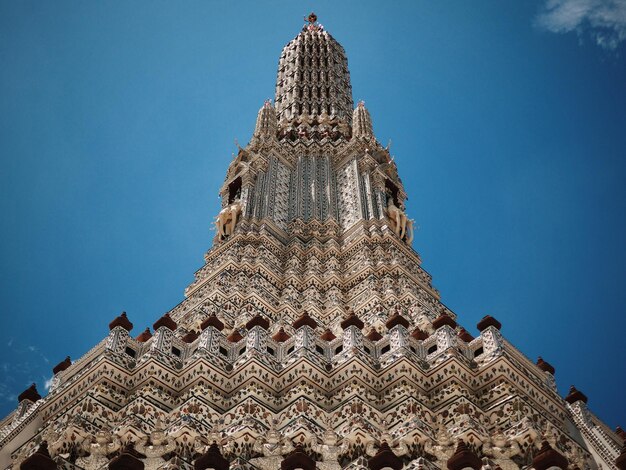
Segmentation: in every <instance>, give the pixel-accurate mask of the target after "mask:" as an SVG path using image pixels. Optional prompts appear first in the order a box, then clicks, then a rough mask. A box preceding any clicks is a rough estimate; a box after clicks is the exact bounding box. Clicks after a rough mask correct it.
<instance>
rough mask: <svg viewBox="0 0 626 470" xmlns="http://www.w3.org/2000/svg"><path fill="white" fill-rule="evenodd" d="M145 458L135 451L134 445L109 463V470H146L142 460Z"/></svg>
mask: <svg viewBox="0 0 626 470" xmlns="http://www.w3.org/2000/svg"><path fill="white" fill-rule="evenodd" d="M141 458H145V456H144V455H142V454H140V453H139V452H137V451H136V450H135V448H134V447H133V445H132V444H129V445H127V446H126V447H125V448H124V450H122V453H121V454H120V455H118V456H117V457H115V458H114V459H112V460H111V462H109V467H108V468H109V470H144V468H145V466H144V463H143V462H142V461H141V460H140V459H141Z"/></svg>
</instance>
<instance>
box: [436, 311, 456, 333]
mask: <svg viewBox="0 0 626 470" xmlns="http://www.w3.org/2000/svg"><path fill="white" fill-rule="evenodd" d="M444 325H448V326H449V327H450V328H456V322H455V321H454V319H453V318H452V317H451V316H450V315H448V314H447V313H445V312H444V313H442V314H441V315H439V316H438V317H437V318H435V319H434V320H433V328H434V329H435V330H438V329H439V328H441V327H442V326H444Z"/></svg>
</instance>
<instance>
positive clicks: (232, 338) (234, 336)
mask: <svg viewBox="0 0 626 470" xmlns="http://www.w3.org/2000/svg"><path fill="white" fill-rule="evenodd" d="M226 339H227V340H228V341H229V342H230V343H238V342H239V341H241V340H242V339H243V336H241V333H239V330H238V329H237V328H235V329H234V330H233V331H232V332H231V334H229V335H228V336H227V337H226Z"/></svg>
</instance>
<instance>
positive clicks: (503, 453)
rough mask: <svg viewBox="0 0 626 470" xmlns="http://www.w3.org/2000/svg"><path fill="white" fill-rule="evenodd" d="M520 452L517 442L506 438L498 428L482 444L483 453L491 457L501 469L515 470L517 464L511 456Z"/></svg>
mask: <svg viewBox="0 0 626 470" xmlns="http://www.w3.org/2000/svg"><path fill="white" fill-rule="evenodd" d="M520 453H521V449H520V446H519V444H518V442H517V441H516V440H514V439H510V440H509V439H507V437H506V436H505V435H504V433H503V432H502V431H501V430H500V429H498V430H496V433H495V434H494V435H493V436H491V438H490V439H488V440H487V441H486V442H485V443H484V444H483V454H485V455H486V456H488V457H491V458H493V459H494V461H495V462H496V464H498V465H499V466H500V468H502V470H516V469H517V468H518V466H517V465H516V464H515V463H514V462H513V461H512V460H511V458H512V457H514V456H516V455H518V454H520Z"/></svg>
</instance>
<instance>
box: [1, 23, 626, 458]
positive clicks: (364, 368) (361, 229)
mask: <svg viewBox="0 0 626 470" xmlns="http://www.w3.org/2000/svg"><path fill="white" fill-rule="evenodd" d="M353 108H354V106H353V101H352V93H351V87H350V76H349V72H348V68H347V59H346V56H345V53H344V50H343V48H342V47H341V46H340V45H339V44H338V43H337V41H335V39H333V37H332V36H331V35H330V34H329V33H328V32H326V31H325V30H324V29H323V27H322V26H321V25H319V24H318V23H317V18H316V17H315V15H313V14H312V15H310V16H309V18H308V21H307V24H306V25H305V26H304V28H303V29H302V31H301V32H300V34H298V36H297V37H296V38H295V39H293V40H292V41H291V42H289V44H287V46H285V48H284V49H283V52H282V54H281V56H280V62H279V69H278V78H277V83H276V98H275V105H274V106H273V105H272V103H271V102H266V103H265V104H264V105H263V107H262V108H261V110H260V111H259V114H258V117H257V121H256V127H255V130H254V135H253V137H252V139H251V141H250V143H249V144H248V145H247V146H246V147H245V148H240V149H239V153H238V155H237V156H236V158H235V159H234V160H233V162H232V163H231V164H230V167H229V168H228V172H227V175H226V180H225V182H224V185H223V186H222V188H221V190H220V195H221V199H222V210H221V212H220V213H219V214H218V215H217V217H216V223H215V225H216V235H215V239H214V244H213V247H212V248H211V249H210V250H209V251H208V252H207V254H206V255H205V264H204V266H203V267H202V268H201V269H200V270H198V271H197V272H196V274H195V279H194V281H193V282H192V283H191V285H190V286H189V287H188V288H187V289H186V291H185V299H184V300H183V301H182V302H181V303H180V304H179V305H178V306H176V307H175V308H174V309H172V310H171V311H170V312H168V313H166V314H165V315H164V316H163V317H161V318H160V319H158V320H157V321H156V322H155V323H154V325H153V330H150V329H146V330H145V331H143V332H141V333H140V334H139V335H138V336H131V334H130V332H131V330H132V328H133V325H132V323H131V322H130V321H129V319H128V318H127V317H126V314H124V313H123V314H121V315H120V316H119V317H117V318H115V319H114V320H113V321H112V322H111V323H110V325H109V334H108V336H106V337H105V338H104V339H103V340H102V341H101V342H100V343H99V344H97V345H96V346H95V347H94V348H93V349H92V350H91V351H89V352H87V353H86V354H85V355H84V356H83V357H82V358H80V359H78V360H77V361H75V362H72V361H71V360H70V358H67V359H66V360H65V361H63V362H61V363H60V364H59V365H58V366H57V367H55V369H54V373H55V376H54V383H53V385H52V387H51V389H50V392H49V394H48V395H47V396H46V397H45V398H42V397H41V396H40V395H39V394H38V393H37V391H36V389H35V388H34V387H31V388H29V389H27V390H26V391H25V392H24V393H22V394H21V395H20V397H19V405H18V408H17V409H16V411H15V412H13V413H12V414H11V415H9V416H8V417H6V418H5V419H4V420H3V421H2V422H0V446H1V451H0V468H14V469H17V468H22V469H48V468H50V469H53V468H65V469H86V470H98V469H104V468H109V469H112V470H116V469H118V470H119V469H143V468H145V469H192V468H195V469H208V468H213V469H219V470H226V469H228V468H231V469H242V470H243V469H257V468H258V469H262V470H278V469H279V468H280V469H282V470H295V469H304V470H312V469H313V468H315V467H319V468H321V469H323V470H339V469H341V468H347V469H351V470H352V469H354V470H356V469H365V468H369V469H371V470H381V469H387V468H391V469H394V470H400V469H401V468H407V469H423V468H430V469H437V468H449V469H451V470H461V469H467V468H470V467H471V468H473V469H475V470H478V469H479V468H481V467H482V468H484V469H489V468H493V469H497V468H501V469H504V470H509V469H510V470H513V469H518V468H534V469H536V470H546V469H549V468H554V467H557V468H561V469H563V470H565V469H566V468H568V467H569V468H571V469H575V468H578V469H579V470H585V469H594V470H595V469H599V468H620V469H624V468H625V464H626V454H624V453H622V454H621V456H620V448H621V445H622V439H623V438H624V435H623V434H621V435H620V434H619V433H618V434H616V433H614V432H613V431H611V430H610V429H608V428H607V427H606V426H605V425H604V424H603V423H601V422H600V421H599V420H598V419H597V418H596V417H595V416H594V415H593V414H592V413H591V412H590V411H589V410H588V408H587V405H586V403H587V398H586V397H585V396H584V395H583V394H582V393H581V392H579V391H577V390H576V389H574V388H572V391H571V392H570V394H569V395H568V396H567V397H565V399H563V398H561V397H560V396H559V395H558V393H557V390H556V386H555V381H554V373H555V370H554V368H553V367H552V366H550V365H549V364H548V363H547V362H545V361H544V360H542V359H541V358H540V359H539V360H538V361H537V363H533V362H531V361H529V360H528V359H527V358H526V357H525V356H524V355H522V354H521V353H520V352H519V351H518V350H517V349H515V348H514V347H513V346H512V345H511V344H510V343H509V342H508V341H507V340H506V339H505V338H504V337H503V336H502V334H501V333H500V327H501V325H500V323H499V322H498V321H497V320H495V319H494V318H492V317H490V316H487V317H485V318H484V319H483V320H482V321H481V322H480V323H479V324H478V331H479V335H478V336H476V337H474V336H472V335H471V334H470V333H469V332H468V331H467V330H465V329H464V328H463V327H461V326H459V325H458V323H457V318H456V315H455V314H454V313H453V312H451V311H450V310H449V309H448V308H446V307H445V305H443V304H442V303H441V301H440V297H439V293H438V292H437V290H436V289H435V288H433V286H432V284H431V278H430V276H429V275H428V273H426V272H425V271H424V270H423V269H422V268H421V266H420V258H419V256H418V255H417V253H416V252H415V251H413V249H412V248H411V241H412V237H413V229H412V227H413V222H412V221H411V220H410V219H408V218H407V215H406V214H405V207H404V201H405V199H406V194H405V192H404V189H403V186H402V182H401V180H400V178H399V176H398V172H397V168H396V165H395V163H394V161H393V159H392V158H391V156H390V155H389V152H388V149H386V148H384V147H382V146H381V145H380V144H379V143H378V141H377V140H376V138H375V137H374V133H373V128H372V120H371V117H370V115H369V112H368V111H367V109H366V108H365V105H364V103H363V102H360V103H358V104H357V106H356V108H354V109H353Z"/></svg>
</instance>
